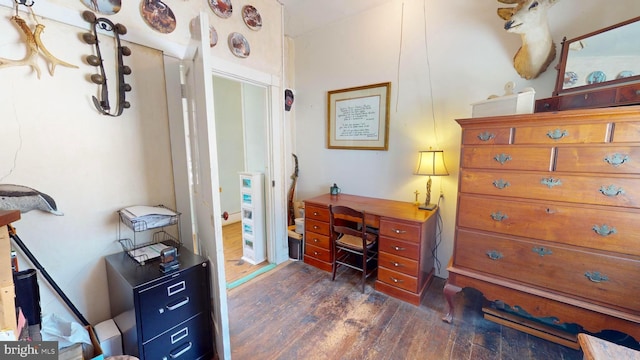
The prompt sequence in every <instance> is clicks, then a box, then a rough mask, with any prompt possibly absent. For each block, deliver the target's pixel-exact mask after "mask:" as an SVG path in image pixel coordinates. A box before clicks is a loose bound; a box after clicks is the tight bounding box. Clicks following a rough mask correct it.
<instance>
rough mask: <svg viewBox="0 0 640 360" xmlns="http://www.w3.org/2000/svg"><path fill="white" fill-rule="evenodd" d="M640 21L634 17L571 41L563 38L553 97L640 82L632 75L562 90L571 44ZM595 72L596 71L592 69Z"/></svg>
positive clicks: (639, 18) (636, 76)
mask: <svg viewBox="0 0 640 360" xmlns="http://www.w3.org/2000/svg"><path fill="white" fill-rule="evenodd" d="M637 21H640V17H635V18H632V19H629V20H627V21H623V22H621V23H618V24H614V25H611V26H609V27H606V28H603V29H600V30H597V31H594V32H591V33H588V34H585V35H582V36H579V37H577V38H574V39H571V40H567V38H566V37H565V38H564V39H563V40H562V54H561V57H560V62H559V63H558V66H557V69H558V75H557V78H556V87H555V90H554V92H553V96H558V95H561V94H566V93H570V92H577V91H586V90H593V89H597V88H604V87H611V86H612V85H617V84H620V83H628V82H634V81H635V82H637V81H640V73H639V75H634V76H629V77H624V78H616V79H612V80H606V81H603V82H599V83H594V84H586V85H581V86H574V87H570V88H566V89H565V88H564V79H565V73H566V66H567V57H568V55H569V49H570V47H571V44H573V43H576V42H578V41H581V40H584V39H587V38H590V37H592V36H595V35H599V34H602V33H605V32H608V31H611V30H614V29H618V28H620V27H623V26H625V25H628V24H631V23H634V22H637ZM594 70H596V69H594Z"/></svg>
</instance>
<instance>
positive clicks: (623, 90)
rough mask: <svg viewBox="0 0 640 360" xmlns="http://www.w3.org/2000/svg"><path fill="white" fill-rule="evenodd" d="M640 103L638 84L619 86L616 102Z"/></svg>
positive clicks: (620, 103)
mask: <svg viewBox="0 0 640 360" xmlns="http://www.w3.org/2000/svg"><path fill="white" fill-rule="evenodd" d="M638 103H640V84H632V85H627V86H621V87H619V88H618V92H617V94H616V104H618V105H623V104H638Z"/></svg>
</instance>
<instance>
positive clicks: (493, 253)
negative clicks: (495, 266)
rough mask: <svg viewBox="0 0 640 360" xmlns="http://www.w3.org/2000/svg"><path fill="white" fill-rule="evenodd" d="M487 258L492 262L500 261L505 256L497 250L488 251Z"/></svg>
mask: <svg viewBox="0 0 640 360" xmlns="http://www.w3.org/2000/svg"><path fill="white" fill-rule="evenodd" d="M487 256H488V257H489V259H491V260H500V259H502V258H503V255H502V254H501V253H500V252H498V251H496V250H489V251H487Z"/></svg>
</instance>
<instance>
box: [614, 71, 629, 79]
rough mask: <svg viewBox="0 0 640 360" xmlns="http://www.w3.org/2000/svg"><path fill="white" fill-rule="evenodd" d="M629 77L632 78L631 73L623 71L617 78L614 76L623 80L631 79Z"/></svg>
mask: <svg viewBox="0 0 640 360" xmlns="http://www.w3.org/2000/svg"><path fill="white" fill-rule="evenodd" d="M631 76H633V71H630V70H624V71H620V73H619V74H618V76H616V79H624V78H628V77H631Z"/></svg>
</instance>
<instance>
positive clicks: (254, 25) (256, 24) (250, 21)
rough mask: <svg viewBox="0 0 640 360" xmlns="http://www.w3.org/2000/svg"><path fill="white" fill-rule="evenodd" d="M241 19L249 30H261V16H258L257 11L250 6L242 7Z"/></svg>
mask: <svg viewBox="0 0 640 360" xmlns="http://www.w3.org/2000/svg"><path fill="white" fill-rule="evenodd" d="M242 19H243V20H244V23H245V24H247V26H248V27H249V29H251V30H260V28H262V16H260V13H259V12H258V10H257V9H256V8H255V7H253V6H251V5H245V6H243V7H242Z"/></svg>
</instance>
